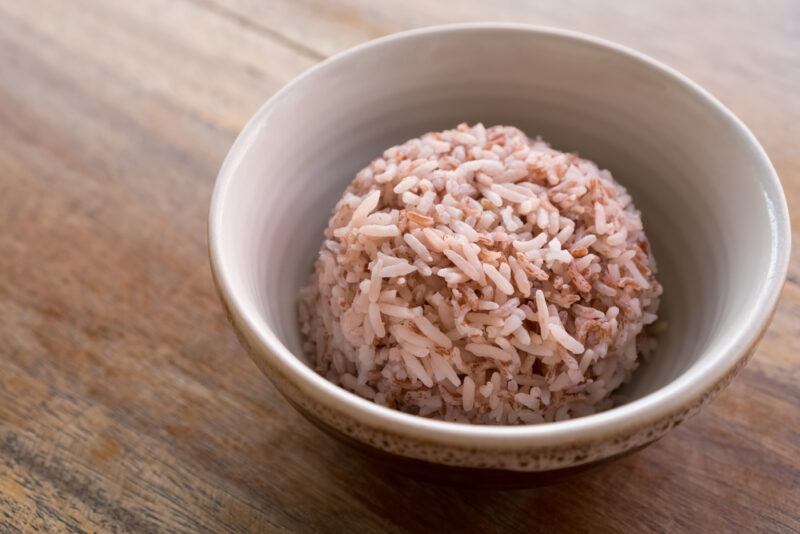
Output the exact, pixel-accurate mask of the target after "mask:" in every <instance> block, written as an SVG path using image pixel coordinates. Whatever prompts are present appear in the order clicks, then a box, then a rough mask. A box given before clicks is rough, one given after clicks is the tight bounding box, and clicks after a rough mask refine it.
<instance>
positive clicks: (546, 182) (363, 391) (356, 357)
mask: <svg viewBox="0 0 800 534" xmlns="http://www.w3.org/2000/svg"><path fill="white" fill-rule="evenodd" d="M655 274H656V266H655V261H654V259H653V256H652V254H651V250H650V246H649V243H648V240H647V236H646V235H645V232H644V228H643V226H642V222H641V216H640V213H639V211H638V210H637V209H636V207H635V206H634V204H633V202H632V199H631V197H630V195H629V194H628V193H627V192H626V190H625V188H624V187H622V186H621V185H620V184H619V183H617V182H616V181H615V180H614V178H613V177H612V176H611V174H610V173H609V172H608V171H607V170H601V169H600V168H598V166H597V165H596V164H594V163H593V162H591V161H589V160H586V159H582V158H580V157H578V156H577V155H574V154H568V153H564V152H560V151H558V150H555V149H553V148H551V147H550V146H549V145H548V144H547V143H545V142H544V141H543V140H541V139H530V138H529V137H528V136H527V135H526V134H525V133H523V132H522V131H520V130H519V129H517V128H514V127H510V126H493V127H491V128H485V127H484V126H483V125H481V124H476V125H474V126H472V127H469V126H467V125H466V124H461V125H459V126H458V127H457V128H455V129H452V130H447V131H443V132H432V133H428V134H425V135H423V136H422V137H420V138H417V139H411V140H409V141H407V142H406V143H404V144H402V145H399V146H394V147H392V148H389V149H388V150H386V151H385V152H384V153H383V157H381V158H378V159H375V160H374V161H372V163H370V165H369V166H367V167H365V168H364V169H362V170H361V171H360V172H359V173H358V174H357V175H356V177H355V179H354V180H353V181H352V183H351V184H350V186H349V187H348V188H347V190H346V191H345V193H344V196H343V197H342V198H341V200H340V201H339V202H338V203H337V205H336V207H335V209H334V212H333V216H332V217H331V218H330V221H329V224H328V227H327V228H326V229H325V240H324V242H323V244H322V247H321V250H320V252H319V256H318V258H317V260H316V263H315V267H314V272H313V274H312V276H311V281H310V283H309V284H308V286H306V287H305V288H303V289H302V291H301V294H300V299H299V321H300V326H301V331H302V333H303V334H304V336H305V345H304V350H305V351H306V352H307V353H308V354H309V356H310V358H311V359H312V361H313V364H314V367H315V369H316V370H317V372H319V373H320V374H321V375H322V376H324V377H326V378H327V379H328V380H330V381H332V382H334V383H336V384H338V385H340V386H342V387H344V388H346V389H348V390H350V391H352V392H354V393H356V394H358V395H360V396H362V397H365V398H367V399H370V400H372V401H374V402H376V403H378V404H381V405H384V406H388V407H391V408H395V409H398V410H401V411H403V412H406V413H413V414H417V415H421V416H427V417H433V418H438V419H443V420H447V421H456V422H465V423H479V424H534V423H543V422H549V421H558V420H563V419H568V418H573V417H579V416H583V415H588V414H591V413H594V412H596V411H599V410H603V409H607V408H609V407H610V406H612V405H613V403H614V398H613V393H614V392H615V390H616V389H617V388H618V387H619V386H620V385H621V384H623V383H624V382H625V381H627V380H628V379H629V378H630V377H631V374H632V373H633V371H634V370H635V369H636V367H637V365H638V364H639V362H640V360H641V358H643V357H646V356H647V354H649V353H650V352H651V351H652V350H653V349H654V347H655V338H654V337H653V335H652V333H651V332H648V330H647V329H646V328H645V327H646V326H647V325H651V324H653V323H655V322H656V321H657V319H658V316H657V310H658V304H659V297H660V295H661V293H662V286H661V285H660V284H659V282H658V280H657V279H656V277H655Z"/></svg>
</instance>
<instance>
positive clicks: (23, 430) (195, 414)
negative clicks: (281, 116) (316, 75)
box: [0, 0, 800, 532]
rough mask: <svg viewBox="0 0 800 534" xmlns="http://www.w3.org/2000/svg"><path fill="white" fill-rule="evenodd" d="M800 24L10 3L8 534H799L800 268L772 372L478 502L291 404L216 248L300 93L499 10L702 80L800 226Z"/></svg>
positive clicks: (2, 375)
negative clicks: (280, 95)
mask: <svg viewBox="0 0 800 534" xmlns="http://www.w3.org/2000/svg"><path fill="white" fill-rule="evenodd" d="M712 7H713V9H712ZM799 9H800V8H798V4H796V3H793V2H788V1H776V2H774V3H771V4H769V6H767V7H763V8H762V9H759V10H754V9H752V7H751V6H750V4H744V3H738V2H737V3H726V4H725V6H724V7H720V6H719V4H711V3H700V4H696V3H693V2H688V1H684V0H681V1H679V2H669V3H667V2H658V3H656V4H651V3H647V4H636V5H631V6H625V7H624V8H623V7H620V5H614V6H612V7H609V6H608V4H603V5H600V4H597V3H593V2H585V1H575V0H570V1H569V2H566V3H563V2H559V3H556V2H542V3H537V4H536V5H531V4H527V3H525V4H522V3H517V2H500V3H493V4H492V6H491V7H487V5H486V4H484V3H480V2H477V1H471V0H470V1H467V2H463V3H462V2H459V3H453V2H444V3H427V2H426V3H423V2H421V1H419V0H409V1H406V2H402V3H401V2H386V3H383V2H382V3H380V4H376V3H368V2H365V1H363V0H349V1H337V2H321V1H319V0H305V1H303V2H290V1H287V0H275V1H273V2H269V3H266V2H264V3H262V2H255V1H252V0H175V1H169V0H144V1H140V2H113V3H111V2H99V1H96V0H76V1H66V0H54V1H46V0H26V1H25V2H15V1H13V0H0V73H2V75H0V139H2V143H0V225H2V228H3V230H4V231H3V232H0V273H3V276H0V354H2V355H3V357H2V358H0V531H2V532H6V531H8V532H15V531H23V532H27V531H33V530H43V531H48V532H59V531H64V532H70V531H71V532H79V531H101V532H106V531H131V532H150V531H167V532H176V531H187V532H188V531H198V530H200V531H215V532H216V531H219V532H243V531H253V532H259V531H262V532H273V531H278V530H290V531H331V532H340V531H353V530H359V531H390V532H403V531H422V530H436V529H442V528H443V525H447V526H451V527H452V528H453V529H456V528H458V529H464V530H482V531H505V530H510V531H514V530H522V529H525V530H534V531H535V530H557V529H568V528H571V529H572V530H577V531H581V530H585V529H586V528H587V525H594V527H593V530H595V531H600V532H618V531H624V530H633V531H642V530H655V531H667V530H700V531H705V530H722V531H733V530H739V531H746V530H753V531H781V530H784V531H791V530H799V529H800V519H798V513H797V510H798V509H800V495H798V492H797V488H798V487H800V469H798V465H797V454H798V444H800V409H799V408H800V394H799V393H798V389H797V387H796V384H797V383H798V379H800V366H799V365H798V354H800V341H798V340H800V326H798V325H800V321H798V318H799V317H800V255H799V254H800V253H798V252H795V253H794V254H793V260H792V278H793V280H794V281H793V282H790V283H789V284H787V287H786V290H785V292H784V295H783V298H782V300H781V303H780V307H779V310H778V313H777V314H776V317H775V321H774V323H773V325H772V327H771V328H770V330H769V331H768V333H767V335H766V337H765V339H764V342H763V343H762V345H761V347H760V348H759V350H758V352H757V354H756V355H755V357H754V358H753V360H752V362H751V364H750V365H749V366H748V367H747V368H746V369H745V371H744V372H743V373H742V375H741V376H740V377H739V378H737V380H736V381H735V382H734V383H733V385H732V386H731V387H730V388H729V389H727V390H726V391H725V392H724V393H723V394H722V395H721V396H720V398H719V399H718V400H717V401H716V402H714V403H713V405H712V406H710V407H709V409H707V410H705V411H704V412H703V413H702V414H701V415H700V416H698V417H697V418H695V419H693V420H692V421H690V422H688V423H687V424H686V425H683V426H681V427H680V428H678V429H677V430H676V431H674V432H673V433H671V434H670V435H669V436H668V437H666V438H665V439H663V440H662V441H661V442H659V443H658V444H656V445H654V446H652V447H650V448H648V449H646V450H645V451H643V452H641V453H639V454H637V455H635V456H633V457H630V458H627V459H625V460H622V461H621V462H618V463H616V464H614V465H612V466H609V467H607V468H604V469H601V470H598V471H597V472H595V473H591V474H589V475H587V476H585V477H582V478H579V479H575V480H573V481H569V482H567V483H565V484H563V485H560V486H555V487H550V488H543V489H540V490H532V491H522V492H493V493H481V492H469V491H466V490H462V489H457V488H456V489H453V488H439V487H434V486H429V485H425V484H422V483H419V482H416V481H414V480H410V479H406V478H404V477H402V476H398V475H396V474H392V473H386V472H384V471H382V470H379V469H377V468H375V467H374V466H372V465H371V464H366V463H364V462H363V461H362V460H361V459H360V458H359V457H358V456H356V455H354V454H353V453H352V452H351V451H349V450H348V449H346V448H344V447H343V446H341V445H339V444H338V443H336V442H334V441H333V440H331V439H329V438H327V437H325V436H323V435H322V434H320V433H319V432H318V431H317V430H316V429H314V428H312V427H311V425H309V424H308V423H306V422H305V421H304V420H303V419H302V418H301V417H300V416H299V415H297V414H296V413H295V412H294V411H293V410H291V409H290V408H289V407H288V405H287V404H286V403H285V402H284V401H283V400H282V399H281V398H280V396H279V395H278V394H277V392H276V391H275V390H274V389H273V388H272V386H271V385H270V384H269V382H268V381H267V379H266V378H265V377H263V376H262V375H261V374H260V373H258V372H257V371H256V368H255V366H254V365H253V364H252V363H251V362H250V361H249V359H248V358H247V357H246V355H245V354H244V352H243V351H242V350H241V349H240V348H239V346H238V344H237V342H236V340H235V337H234V336H233V334H232V333H231V331H230V329H229V327H228V325H227V323H226V321H225V318H224V315H223V313H222V310H221V307H220V305H219V303H218V301H217V298H216V295H215V293H214V290H213V286H212V283H211V279H210V275H209V272H208V267H207V260H206V251H205V224H206V220H205V219H206V212H207V206H208V200H209V196H210V192H211V187H212V184H213V179H214V176H215V175H216V172H217V169H218V166H219V164H220V163H221V161H222V158H223V157H224V154H225V152H226V151H227V149H228V147H229V146H230V143H231V142H232V141H233V138H234V136H235V135H236V133H237V132H238V130H239V129H240V128H241V126H242V124H243V123H244V121H245V120H246V119H247V117H248V116H249V115H250V114H251V113H252V112H253V111H254V110H255V109H256V108H257V107H258V105H260V104H261V102H263V101H264V100H265V99H266V98H267V97H268V96H269V95H270V94H272V93H273V92H274V91H276V90H277V89H278V88H279V87H280V86H281V85H282V84H284V83H285V82H287V81H288V80H289V79H291V78H292V77H293V76H295V75H296V74H298V73H299V72H301V71H302V70H304V69H306V68H308V67H309V66H311V65H312V64H314V63H315V62H316V61H317V60H318V59H320V58H322V57H325V56H327V55H329V54H331V53H333V52H336V51H338V50H341V49H342V48H345V47H347V46H350V45H352V44H356V43H357V42H360V41H362V40H364V39H368V38H372V37H376V36H379V35H382V34H385V33H387V32H391V31H397V30H400V29H406V28H411V27H418V26H421V25H425V24H430V23H438V22H446V21H455V20H479V19H487V18H491V19H507V20H518V21H524V22H536V23H541V24H557V25H561V26H566V27H572V28H575V29H579V30H582V31H588V32H590V33H595V34H598V35H601V36H605V37H610V38H614V39H615V40H618V41H621V42H623V43H625V44H629V45H633V46H636V47H637V48H639V49H642V50H644V51H645V52H648V53H651V54H652V55H654V56H656V57H658V58H660V59H663V60H665V61H668V62H669V63H671V64H673V65H674V66H676V67H678V68H679V69H681V70H683V71H685V72H687V73H688V74H690V75H691V76H693V77H694V78H696V79H697V80H698V81H700V82H701V83H703V84H704V85H706V86H707V87H709V88H710V89H711V90H712V91H714V92H715V93H716V94H718V96H720V97H721V98H722V99H723V100H724V101H725V102H726V103H728V104H729V105H731V107H732V108H733V109H734V111H736V112H737V113H738V114H740V115H741V116H742V117H743V118H744V119H745V121H746V122H748V124H750V126H751V127H752V128H753V129H754V131H755V132H756V133H757V135H758V136H759V137H760V138H761V140H762V141H763V142H764V144H765V146H766V147H767V150H768V151H769V152H770V154H771V156H772V157H773V159H774V162H775V164H776V167H777V168H778V170H779V172H780V174H781V175H782V177H783V179H784V183H785V186H786V190H787V194H788V196H789V200H790V204H791V208H792V211H793V214H795V220H794V224H795V229H797V228H798V227H797V226H796V225H797V224H800V223H799V222H798V217H797V216H796V214H797V213H798V207H800V157H798V155H797V151H796V147H795V145H796V132H797V127H796V124H798V122H797V120H798V118H800V116H799V115H800V109H798V108H797V106H795V105H794V101H795V94H796V92H797V88H798V85H800V84H798V82H800V62H799V61H798V58H797V55H796V54H794V53H793V51H794V50H797V48H798V45H800V43H798V39H797V34H796V32H794V30H793V29H792V26H791V21H792V19H793V18H794V20H796V19H797V16H798V14H800V11H798V10H799ZM712 11H713V17H709V16H708V14H709V13H711V12H712ZM709 18H712V19H713V24H709ZM678 30H679V31H678Z"/></svg>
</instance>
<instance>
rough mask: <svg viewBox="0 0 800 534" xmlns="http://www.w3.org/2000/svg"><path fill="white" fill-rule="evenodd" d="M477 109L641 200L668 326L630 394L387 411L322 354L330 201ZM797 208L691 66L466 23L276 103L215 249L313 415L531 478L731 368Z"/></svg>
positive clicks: (580, 455)
mask: <svg viewBox="0 0 800 534" xmlns="http://www.w3.org/2000/svg"><path fill="white" fill-rule="evenodd" d="M464 121H466V122H469V123H474V122H477V121H481V122H483V123H484V124H485V125H487V126H488V125H493V124H509V125H514V126H518V127H520V128H522V129H523V130H524V131H525V132H527V133H528V134H529V135H531V136H536V135H541V136H542V137H543V138H545V139H546V140H548V141H549V142H551V143H552V144H553V146H554V147H556V148H558V149H561V150H565V151H577V152H578V153H579V154H580V155H581V156H584V157H587V158H590V159H593V160H594V161H596V162H597V163H598V164H599V165H600V166H602V167H605V168H607V169H609V170H611V172H612V173H613V174H614V176H615V177H616V178H617V180H619V181H620V182H621V183H622V184H624V185H625V186H626V187H627V188H628V189H629V191H630V192H631V193H632V195H633V197H634V200H635V202H636V204H637V206H638V207H639V208H640V209H641V211H642V212H643V218H644V223H645V228H646V231H647V233H648V235H649V237H650V240H651V243H652V245H653V248H654V252H655V257H656V259H657V262H658V267H659V277H660V280H661V281H662V283H663V285H664V287H665V293H664V297H663V301H662V308H661V313H662V316H663V317H664V318H666V319H667V320H668V322H669V329H668V331H667V332H666V333H665V334H664V335H663V336H662V337H661V339H660V345H659V349H658V352H657V354H656V355H655V356H654V357H653V358H652V359H651V360H650V361H648V362H647V363H646V364H644V365H643V366H642V367H641V368H640V369H639V370H637V372H636V373H635V375H634V377H633V379H632V381H631V382H630V383H629V384H628V385H627V386H625V388H626V392H627V394H628V395H629V396H630V398H631V399H632V400H631V401H630V402H628V403H627V404H624V405H622V406H619V407H616V408H614V409H612V410H609V411H606V412H603V413H600V414H596V415H591V416H588V417H583V418H579V419H574V420H569V421H564V422H557V423H547V424H542V425H533V426H515V427H499V426H477V425H465V424H455V423H447V422H441V421H435V420H430V419H426V418H423V417H418V416H413V415H408V414H404V413H400V412H397V411H393V410H391V409H388V408H384V407H381V406H378V405H376V404H373V403H372V402H369V401H367V400H364V399H362V398H360V397H357V396H355V395H353V394H351V393H348V392H347V391H345V390H343V389H340V388H339V387H337V386H335V385H333V384H331V383H330V382H328V381H326V380H325V379H324V378H322V377H321V376H319V375H317V374H316V373H315V372H314V371H313V370H312V369H311V368H310V367H308V365H307V363H306V357H305V356H304V355H303V353H302V351H301V348H300V347H301V340H300V335H299V333H298V327H297V324H296V295H297V291H298V288H299V287H300V286H301V285H302V284H304V283H305V282H306V280H307V277H308V276H309V273H310V272H311V268H312V263H313V260H314V257H315V254H316V252H317V251H318V248H319V245H320V242H321V239H322V230H323V228H324V226H325V224H326V222H327V220H328V217H329V215H330V213H331V210H332V208H333V206H334V204H335V202H336V201H337V200H338V198H339V197H340V195H341V193H342V191H343V190H344V188H345V187H346V185H347V184H348V183H349V182H350V180H351V179H352V178H353V176H354V175H355V173H356V171H357V170H358V169H360V168H362V167H363V166H365V165H366V164H367V163H369V161H370V160H372V159H373V158H374V157H377V156H378V155H380V154H381V153H382V151H383V150H384V149H385V148H387V147H389V146H392V145H394V144H397V143H400V142H402V141H404V140H406V139H408V138H411V137H417V136H419V135H421V134H423V133H425V132H426V131H430V130H442V129H446V128H450V127H453V126H455V125H456V124H458V123H460V122H464ZM788 221H789V218H788V211H787V207H786V202H785V199H784V196H783V192H782V190H781V186H780V182H779V180H778V177H777V176H776V174H775V171H774V169H773V167H772V165H771V164H770V161H769V159H768V158H767V156H766V154H765V153H764V150H763V149H762V148H761V146H760V145H759V144H758V142H757V141H756V139H755V138H754V137H753V135H752V134H751V133H750V131H749V130H748V129H747V128H746V127H745V126H744V124H742V122H741V121H740V120H739V119H737V118H736V117H735V116H734V115H733V114H732V113H731V112H730V111H729V110H728V109H726V108H725V107H724V106H723V105H722V104H720V103H719V102H718V101H717V100H715V99H714V98H713V97H712V96H711V95H710V94H708V93H707V92H706V91H704V90H703V89H702V88H700V87H699V86H697V85H696V84H694V83H693V82H691V81H690V80H688V79H687V78H685V77H684V76H682V75H681V74H679V73H677V72H675V71H674V70H672V69H670V68H668V67H666V66H664V65H662V64H660V63H657V62H656V61H654V60H652V59H649V58H647V57H646V56H643V55H642V54H640V53H637V52H635V51H633V50H630V49H627V48H624V47H621V46H618V45H615V44H612V43H609V42H606V41H602V40H599V39H596V38H593V37H588V36H585V35H580V34H576V33H572V32H566V31H561V30H554V29H546V28H535V27H530V26H521V25H511V24H466V25H453V26H441V27H434V28H426V29H422V30H416V31H411V32H406V33H401V34H397V35H392V36H389V37H385V38H382V39H378V40H376V41H373V42H370V43H367V44H364V45H361V46H358V47H356V48H354V49H352V50H348V51H346V52H344V53H341V54H338V55H336V56H334V57H332V58H330V59H328V60H326V61H324V62H322V63H320V64H319V65H317V66H315V67H314V68H312V69H310V70H309V71H307V72H306V73H304V74H303V75H301V76H300V77H299V78H297V79H296V80H294V81H293V82H291V83H290V84H289V85H287V86H286V87H285V88H283V89H282V90H281V91H280V92H278V93H277V94H276V95H275V96H273V97H272V98H271V99H270V100H269V101H268V102H267V103H266V104H264V105H263V106H262V107H261V109H260V110H259V111H258V112H257V113H256V114H255V116H254V117H253V118H252V119H251V120H250V122H249V123H248V124H247V126H245V128H244V130H243V131H242V133H241V135H239V137H238V139H237V140H236V142H235V143H234V145H233V147H232V148H231V150H230V152H229V154H228V157H227V158H226V160H225V162H224V164H223V166H222V170H221V171H220V173H219V177H218V179H217V184H216V188H215V190H214V196H213V199H212V204H211V213H210V221H209V245H210V255H211V264H212V268H213V271H214V274H215V278H216V281H217V285H218V288H219V292H220V295H221V297H222V300H223V301H224V303H225V306H226V308H227V309H228V311H229V315H230V318H231V320H232V322H233V324H234V325H235V327H236V329H237V330H238V331H239V333H240V337H241V339H242V341H243V343H244V344H245V345H246V346H247V347H248V348H249V350H250V352H251V354H252V356H253V358H254V360H255V361H256V363H257V364H258V365H259V367H260V368H261V369H262V370H263V371H264V372H265V373H266V374H267V375H268V376H269V378H270V379H271V380H272V381H273V383H274V384H275V386H276V387H277V388H278V389H279V390H280V391H281V392H282V393H283V394H284V395H285V396H286V398H287V399H288V400H289V401H290V402H291V403H292V404H293V405H294V406H295V407H297V408H298V409H299V410H300V411H301V412H302V413H304V414H305V415H306V416H307V417H309V418H310V419H312V420H313V421H314V422H316V423H317V424H319V425H320V426H322V427H323V428H325V429H327V430H330V431H332V432H333V433H334V434H336V435H339V436H344V437H347V438H349V440H350V441H351V442H354V443H356V444H360V445H363V446H365V447H366V448H368V449H371V450H373V451H379V452H384V453H388V455H387V456H386V457H387V458H390V459H392V460H394V461H400V462H401V463H402V462H403V461H404V460H411V463H412V464H413V465H414V466H415V467H417V468H420V467H421V469H422V473H423V474H425V473H426V472H431V473H432V472H434V471H437V470H436V469H435V468H436V467H437V466H438V467H441V466H450V467H453V468H459V469H447V468H444V469H439V470H438V471H437V472H444V473H446V474H445V475H444V476H451V475H453V476H457V477H461V476H464V474H465V473H466V476H467V477H472V476H477V477H481V476H483V475H487V474H489V475H490V476H491V477H494V476H499V477H501V478H502V477H505V476H506V475H511V476H512V478H514V476H515V475H514V474H517V475H519V474H527V475H528V476H529V477H533V479H534V482H536V481H537V480H542V479H543V478H542V477H543V474H545V473H547V474H552V473H553V472H555V473H556V474H558V473H560V472H561V471H562V470H569V469H575V468H578V467H579V466H585V465H590V464H592V463H595V462H598V461H601V460H604V459H608V458H611V457H615V456H617V455H620V454H623V453H626V452H629V451H631V450H634V449H636V448H638V447H641V446H644V445H646V444H647V443H650V442H652V441H654V440H655V439H657V438H659V437H661V436H662V435H663V434H665V433H666V432H667V431H668V430H669V429H670V428H671V427H673V426H675V425H676V424H677V423H679V422H680V421H682V420H684V419H685V418H686V417H687V416H689V415H691V414H693V413H695V412H696V411H697V410H698V409H699V408H700V407H701V406H702V405H703V404H704V403H706V402H707V401H708V400H709V399H710V398H711V397H712V396H713V395H714V394H715V393H717V392H719V391H720V390H721V389H722V388H723V387H724V386H725V385H726V384H727V383H728V382H729V381H730V379H731V378H732V377H733V376H734V374H735V373H736V372H737V371H738V370H739V369H740V368H741V367H742V366H743V365H744V363H745V362H746V360H747V357H748V355H749V354H750V353H751V352H752V350H753V348H754V346H755V344H756V342H757V341H758V339H759V338H760V336H761V335H762V334H763V332H764V330H765V328H766V326H767V324H768V322H769V319H770V316H771V314H772V312H773V310H774V307H775V304H776V300H777V298H778V295H779V292H780V290H781V287H782V284H783V281H784V278H785V276H786V271H787V266H788V259H789V242H790V230H789V222H788ZM287 408H288V407H287ZM406 463H408V462H406ZM517 478H518V477H517Z"/></svg>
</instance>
